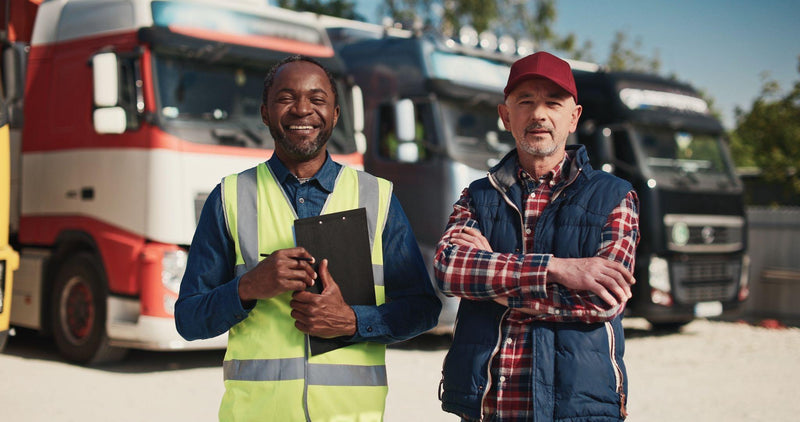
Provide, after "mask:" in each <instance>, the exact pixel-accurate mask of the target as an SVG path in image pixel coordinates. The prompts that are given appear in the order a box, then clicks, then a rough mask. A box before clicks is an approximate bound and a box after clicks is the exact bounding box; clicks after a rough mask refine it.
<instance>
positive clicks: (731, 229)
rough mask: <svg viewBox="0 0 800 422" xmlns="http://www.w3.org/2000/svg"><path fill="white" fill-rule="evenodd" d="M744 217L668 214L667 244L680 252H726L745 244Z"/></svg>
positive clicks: (666, 225) (665, 223) (666, 221)
mask: <svg viewBox="0 0 800 422" xmlns="http://www.w3.org/2000/svg"><path fill="white" fill-rule="evenodd" d="M744 225H745V221H744V218H742V217H740V216H713V215H690V214H668V215H665V216H664V226H665V228H666V233H667V247H668V248H669V249H670V250H672V251H676V252H688V253H697V252H699V253H709V252H711V253H726V252H737V251H740V250H742V248H743V247H744Z"/></svg>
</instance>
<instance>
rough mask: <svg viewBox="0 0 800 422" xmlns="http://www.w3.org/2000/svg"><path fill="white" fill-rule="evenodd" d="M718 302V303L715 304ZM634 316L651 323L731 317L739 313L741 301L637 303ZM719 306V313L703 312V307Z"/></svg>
mask: <svg viewBox="0 0 800 422" xmlns="http://www.w3.org/2000/svg"><path fill="white" fill-rule="evenodd" d="M717 304H718V305H717ZM637 305H638V306H637V307H636V312H635V314H636V316H638V317H643V318H645V319H647V320H648V321H650V322H651V323H657V324H658V323H679V322H688V321H691V320H693V319H695V318H703V317H713V318H717V317H731V316H734V315H736V314H737V313H739V312H740V311H741V309H742V302H738V301H727V302H704V303H703V305H699V306H698V304H688V305H687V304H672V305H671V306H662V305H657V304H655V303H644V304H637ZM717 306H719V308H720V309H721V313H719V314H716V315H708V314H704V313H703V312H704V311H703V309H704V308H705V309H707V308H712V309H713V308H716V307H717Z"/></svg>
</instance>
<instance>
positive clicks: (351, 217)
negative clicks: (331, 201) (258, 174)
mask: <svg viewBox="0 0 800 422" xmlns="http://www.w3.org/2000/svg"><path fill="white" fill-rule="evenodd" d="M368 230H369V228H368V226H367V211H366V209H364V208H357V209H354V210H348V211H342V212H336V213H332V214H323V215H320V216H317V217H309V218H301V219H297V220H295V221H294V236H295V244H296V245H297V246H302V247H304V248H305V249H306V250H307V251H308V252H309V253H310V254H311V256H313V257H314V260H315V263H316V264H315V269H316V267H317V266H318V265H319V263H320V262H322V260H323V259H327V260H328V270H329V271H330V273H331V277H333V279H334V280H335V281H336V284H338V285H339V288H340V289H341V291H342V297H343V298H344V301H345V302H347V304H348V305H351V306H352V305H375V280H374V277H373V274H372V251H371V248H370V244H369V231H368ZM308 291H311V292H313V293H320V292H321V291H322V282H317V283H314V285H313V286H311V287H309V288H308ZM310 340H311V341H310V348H311V355H318V354H321V353H325V352H329V351H331V350H334V349H338V348H340V347H344V346H348V345H350V344H352V343H349V342H346V341H344V340H342V338H340V337H339V338H332V339H323V338H320V337H315V336H310Z"/></svg>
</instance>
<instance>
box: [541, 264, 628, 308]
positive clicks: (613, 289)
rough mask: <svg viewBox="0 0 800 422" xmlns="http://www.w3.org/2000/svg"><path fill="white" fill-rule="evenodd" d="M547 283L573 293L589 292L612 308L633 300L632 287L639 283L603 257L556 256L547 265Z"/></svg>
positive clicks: (619, 265)
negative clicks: (558, 285) (578, 291)
mask: <svg viewBox="0 0 800 422" xmlns="http://www.w3.org/2000/svg"><path fill="white" fill-rule="evenodd" d="M547 281H548V282H553V283H558V284H561V285H562V286H564V287H566V288H568V289H571V290H586V291H590V292H592V293H594V294H596V295H597V296H598V297H600V299H603V301H604V302H606V303H608V304H609V305H611V306H617V305H619V304H620V303H624V302H626V301H627V300H628V299H630V298H631V285H632V284H634V283H636V280H634V278H633V276H632V275H631V273H629V272H628V270H627V269H626V268H625V267H624V266H623V265H622V264H620V263H619V262H616V261H609V260H608V259H605V258H601V257H592V258H556V257H553V258H551V259H550V263H549V264H548V266H547Z"/></svg>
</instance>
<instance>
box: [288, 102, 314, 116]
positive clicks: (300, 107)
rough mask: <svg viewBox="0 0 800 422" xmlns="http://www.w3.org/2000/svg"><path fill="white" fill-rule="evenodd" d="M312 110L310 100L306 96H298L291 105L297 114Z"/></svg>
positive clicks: (307, 112)
mask: <svg viewBox="0 0 800 422" xmlns="http://www.w3.org/2000/svg"><path fill="white" fill-rule="evenodd" d="M311 111H312V104H311V101H310V100H308V99H306V98H300V99H298V100H297V101H295V103H294V106H293V107H292V112H293V113H294V114H296V115H298V116H306V115H308V114H310V113H311Z"/></svg>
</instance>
